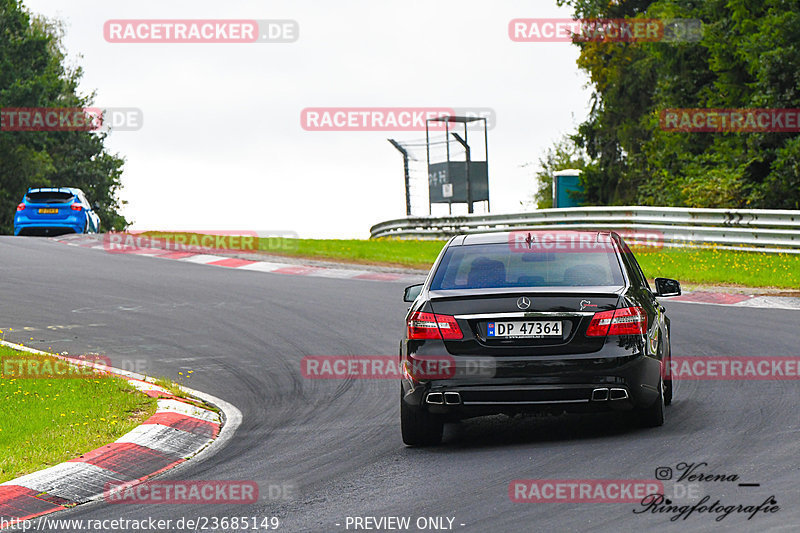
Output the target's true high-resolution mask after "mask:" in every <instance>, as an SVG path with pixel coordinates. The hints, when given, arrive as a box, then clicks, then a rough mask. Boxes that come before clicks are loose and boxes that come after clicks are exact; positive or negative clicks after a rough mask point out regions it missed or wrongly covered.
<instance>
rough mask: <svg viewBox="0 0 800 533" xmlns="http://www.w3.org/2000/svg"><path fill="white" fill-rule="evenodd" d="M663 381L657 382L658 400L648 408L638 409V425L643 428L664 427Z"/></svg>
mask: <svg viewBox="0 0 800 533" xmlns="http://www.w3.org/2000/svg"><path fill="white" fill-rule="evenodd" d="M665 400H666V398H665V395H664V380H663V379H659V380H658V398H656V401H655V402H653V405H651V406H650V407H645V408H644V409H639V410H638V412H637V413H636V414H637V415H638V417H639V424H640V425H641V426H643V427H648V428H655V427H659V426H663V425H664V404H665Z"/></svg>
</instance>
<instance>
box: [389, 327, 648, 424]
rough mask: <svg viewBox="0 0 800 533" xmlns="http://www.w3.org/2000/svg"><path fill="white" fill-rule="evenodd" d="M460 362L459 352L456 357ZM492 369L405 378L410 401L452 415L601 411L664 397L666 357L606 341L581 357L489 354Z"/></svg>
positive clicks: (437, 412) (404, 384)
mask: <svg viewBox="0 0 800 533" xmlns="http://www.w3.org/2000/svg"><path fill="white" fill-rule="evenodd" d="M453 359H455V360H456V364H458V357H457V356H453ZM489 359H490V360H491V362H492V364H493V365H494V368H493V369H492V372H489V373H487V372H484V373H483V375H480V376H475V375H470V374H469V373H464V374H461V375H459V374H458V373H456V375H453V376H452V377H450V378H448V379H430V380H419V381H417V380H414V379H409V378H406V379H404V380H403V399H404V401H405V402H407V403H408V404H409V405H413V406H416V407H420V408H423V409H426V410H428V411H429V412H431V413H434V414H439V415H445V416H446V417H448V418H452V419H461V418H470V417H473V416H483V415H489V414H497V413H509V414H510V413H518V412H536V411H554V412H562V411H567V412H599V411H614V410H620V411H624V410H631V409H634V408H639V407H647V406H649V405H652V403H653V402H654V401H655V400H656V399H657V398H658V383H659V379H660V374H661V362H660V361H659V360H658V359H656V358H654V357H649V356H647V355H645V354H644V353H643V351H642V350H640V349H637V348H636V347H631V348H626V349H623V348H621V347H620V345H619V344H618V343H617V341H616V340H615V341H613V342H606V345H605V347H604V348H603V349H602V350H600V351H599V352H595V353H592V354H581V355H575V356H558V357H553V358H550V357H546V356H528V357H513V358H502V357H494V358H489Z"/></svg>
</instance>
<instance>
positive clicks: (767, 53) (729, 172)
mask: <svg viewBox="0 0 800 533" xmlns="http://www.w3.org/2000/svg"><path fill="white" fill-rule="evenodd" d="M558 1H559V4H560V5H564V4H566V5H570V6H572V7H573V9H574V12H575V13H574V16H575V17H576V18H623V17H632V18H656V19H662V20H665V19H670V18H684V19H699V20H701V21H702V22H703V35H702V38H701V39H700V40H699V41H697V42H598V41H588V42H576V45H577V46H579V47H580V56H579V59H578V65H579V67H580V68H582V69H583V70H585V71H586V72H587V73H588V74H589V76H590V80H591V83H592V86H593V89H594V91H593V96H592V109H591V112H590V114H589V116H588V117H587V119H586V120H585V121H584V122H583V123H582V124H581V125H580V126H579V127H578V131H577V133H576V134H575V135H573V136H572V139H574V141H575V143H576V145H577V146H578V147H581V148H584V149H585V150H586V152H587V154H588V156H589V157H590V159H591V161H590V163H589V164H588V165H587V166H586V169H585V171H584V173H583V174H582V175H581V183H582V184H583V186H584V190H585V199H586V203H587V204H589V205H591V204H599V205H607V204H626V203H633V204H636V203H638V204H645V205H676V206H692V207H753V208H756V207H758V208H786V209H792V208H793V209H797V208H800V134H798V133H775V132H772V133H745V132H728V133H700V132H668V131H664V130H663V129H662V128H661V126H660V124H659V116H660V112H661V111H662V110H664V109H668V108H776V109H796V108H798V107H800V83H799V82H798V80H800V78H798V76H797V74H796V73H797V72H800V1H798V0H786V1H784V0H764V1H762V0H707V1H705V2H697V1H694V0H655V1H647V0H633V1H625V0H620V1H615V2H607V1H601V0H558Z"/></svg>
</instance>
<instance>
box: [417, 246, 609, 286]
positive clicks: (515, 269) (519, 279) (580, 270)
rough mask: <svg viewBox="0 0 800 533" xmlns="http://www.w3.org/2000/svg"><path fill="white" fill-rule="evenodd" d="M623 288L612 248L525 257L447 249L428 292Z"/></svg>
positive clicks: (507, 251) (488, 249)
mask: <svg viewBox="0 0 800 533" xmlns="http://www.w3.org/2000/svg"><path fill="white" fill-rule="evenodd" d="M623 284H624V281H623V277H622V270H621V267H620V264H619V260H618V259H617V255H616V253H615V252H614V250H613V249H612V248H611V247H608V248H604V249H603V250H601V251H589V252H585V251H581V252H576V251H571V250H570V251H560V250H554V251H547V252H542V251H537V252H532V253H525V252H518V251H512V250H511V248H510V247H509V245H508V244H475V245H467V246H451V247H450V248H448V249H447V251H446V252H445V254H444V257H443V258H442V262H441V263H440V264H439V267H438V268H437V269H436V273H435V274H434V276H433V281H432V283H431V290H448V289H486V288H505V287H574V286H579V287H581V286H586V287H588V286H616V287H621V286H622V285H623Z"/></svg>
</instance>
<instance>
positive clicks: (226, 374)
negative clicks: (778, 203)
mask: <svg viewBox="0 0 800 533" xmlns="http://www.w3.org/2000/svg"><path fill="white" fill-rule="evenodd" d="M0 265H2V267H1V270H0V272H2V276H1V277H0V329H2V330H3V332H4V333H5V338H6V340H10V341H13V342H22V343H24V344H26V345H29V346H32V347H34V348H40V349H44V350H48V349H50V348H52V349H53V350H55V351H59V352H60V351H67V352H69V353H70V354H78V353H85V352H97V353H101V354H104V355H107V356H108V357H110V359H111V362H112V364H113V365H114V366H117V367H122V368H126V367H128V369H133V370H139V371H144V372H146V373H148V374H150V375H156V376H159V375H160V376H168V377H171V378H177V377H178V372H184V374H186V372H187V371H188V370H192V371H193V373H192V374H191V377H190V378H188V379H187V380H185V383H186V384H187V385H188V386H190V387H192V388H195V389H198V390H202V391H205V392H208V393H210V394H213V395H215V396H217V397H219V398H222V399H224V400H226V401H228V402H230V403H232V404H234V405H235V406H236V407H238V408H239V409H240V410H241V411H242V414H243V417H244V420H243V422H242V425H241V427H240V428H239V430H238V431H237V433H236V435H235V438H234V439H233V441H232V442H231V443H230V444H229V445H227V446H226V447H225V448H223V449H222V450H220V451H219V452H218V453H217V454H215V455H213V456H211V457H209V458H207V459H206V460H203V461H200V462H197V463H195V464H190V465H188V466H186V467H185V468H181V469H179V470H177V471H175V472H172V473H168V474H167V475H166V478H175V479H196V480H207V479H228V480H254V481H256V482H257V483H258V484H259V486H260V487H261V492H262V501H261V502H260V503H259V504H256V505H247V506H237V505H214V506H210V505H209V506H204V507H199V506H196V505H108V504H105V503H103V502H99V503H93V504H90V505H86V506H81V507H78V508H75V509H73V510H70V511H66V512H62V513H58V514H56V515H50V516H51V518H74V519H81V518H83V519H88V518H91V519H109V518H129V519H142V518H146V517H155V518H172V519H176V518H180V517H197V516H207V517H213V516H217V517H226V516H227V517H230V516H248V517H252V516H258V517H265V516H266V517H269V516H277V517H279V518H280V521H281V527H280V528H279V531H288V532H296V531H325V532H329V531H330V532H335V531H346V530H347V529H346V519H347V517H355V516H360V517H363V516H374V517H380V516H410V517H411V521H412V525H413V524H414V522H415V520H416V519H417V518H418V517H449V518H454V521H453V529H454V530H456V531H475V532H482V531H586V530H598V531H600V530H603V531H633V530H650V529H653V530H655V529H658V530H659V531H664V530H668V531H679V530H686V529H688V530H692V531H717V530H721V529H723V528H724V529H726V530H732V531H755V530H759V531H796V528H797V525H798V524H800V490H798V481H800V461H798V458H799V457H800V414H798V413H799V411H798V400H800V382H798V381H796V380H795V381H682V382H679V383H677V384H676V392H675V401H674V403H673V404H672V405H671V406H670V407H668V408H667V421H666V424H665V426H664V427H661V428H657V429H638V428H636V427H633V426H631V425H630V424H628V423H627V422H626V420H625V418H624V417H620V416H617V415H604V416H600V417H559V418H553V417H550V418H544V417H538V418H534V417H528V418H515V419H507V418H505V417H496V418H490V419H478V420H471V421H466V422H463V423H461V424H458V425H449V426H447V428H446V429H445V440H444V443H443V444H442V445H441V446H439V447H435V448H430V449H410V448H406V447H405V446H404V445H403V444H402V442H401V439H400V427H399V402H398V400H399V392H398V389H399V385H398V383H397V382H396V381H393V380H351V381H341V380H340V381H334V380H308V379H304V378H303V377H302V376H301V374H300V360H301V358H302V357H303V356H304V355H343V354H356V355H366V354H384V355H394V354H396V352H397V346H398V342H399V339H400V337H401V335H402V332H403V328H404V324H403V314H404V312H405V309H406V305H407V304H404V303H403V302H402V292H403V284H399V283H387V282H374V281H355V280H338V279H326V278H312V277H302V276H290V275H278V274H266V273H260V272H252V271H242V270H236V269H226V268H215V267H209V266H203V265H195V264H190V263H185V262H180V261H169V260H159V259H153V258H149V257H142V256H130V255H116V254H109V253H105V252H103V251H102V250H93V249H86V248H79V247H73V246H66V245H64V244H60V243H57V242H54V241H51V240H48V239H33V238H14V237H1V238H0ZM649 274H650V275H653V274H657V273H649ZM665 303H666V305H667V307H668V309H669V312H670V315H671V317H672V336H673V341H672V347H673V355H674V356H700V357H702V356H712V355H756V356H773V355H797V354H798V348H797V340H798V325H800V312H798V311H787V310H772V309H748V308H731V307H724V306H714V305H696V304H688V303H677V302H675V303H669V302H668V301H667V302H665ZM8 328H13V331H12V332H9V331H8ZM24 328H27V329H24ZM31 337H33V339H34V340H30V338H31ZM130 367H135V368H130ZM682 462H686V463H701V462H706V463H707V464H708V465H707V466H704V467H703V468H702V469H701V470H703V471H705V472H712V473H725V474H736V475H738V476H739V482H746V483H759V484H760V486H758V487H740V486H738V484H737V483H733V482H701V483H698V484H697V485H698V487H696V488H697V489H698V490H700V491H701V494H709V495H710V496H711V498H712V500H711V501H714V500H716V499H720V500H721V501H722V502H723V503H724V504H726V505H738V504H742V505H758V504H760V503H761V502H763V501H764V500H765V499H766V498H768V497H769V496H771V495H774V496H775V499H776V500H777V502H778V505H779V506H780V510H779V511H778V512H776V513H773V514H769V515H764V514H761V515H758V516H756V517H754V518H753V519H752V520H749V521H748V520H747V516H746V515H743V514H735V513H734V514H731V515H730V516H727V517H726V518H724V519H723V520H722V521H721V522H716V521H715V518H716V517H717V516H718V515H710V514H694V515H692V516H689V517H688V518H687V519H686V520H682V519H679V520H676V521H670V516H672V515H668V514H635V513H634V510H640V509H641V506H640V505H639V504H635V503H538V504H534V503H513V502H512V501H511V500H510V498H509V494H508V488H509V483H510V482H511V481H512V480H514V479H534V478H535V479H653V478H654V472H655V470H656V469H657V468H658V467H671V468H673V469H675V468H676V466H677V465H678V464H679V463H682ZM676 473H677V472H676ZM282 484H283V485H290V486H292V487H294V489H295V492H294V494H293V495H292V496H291V497H290V498H288V499H284V500H281V499H269V495H268V494H266V493H267V492H268V489H267V487H269V486H270V485H282ZM676 501H680V500H676ZM444 523H445V524H447V523H448V522H447V520H445V521H444ZM337 524H339V525H338V526H337ZM462 524H463V525H462ZM349 530H350V531H353V530H354V529H353V526H352V525H351V526H350V529H349ZM411 530H412V531H415V530H417V529H416V528H415V527H412V528H411Z"/></svg>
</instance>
